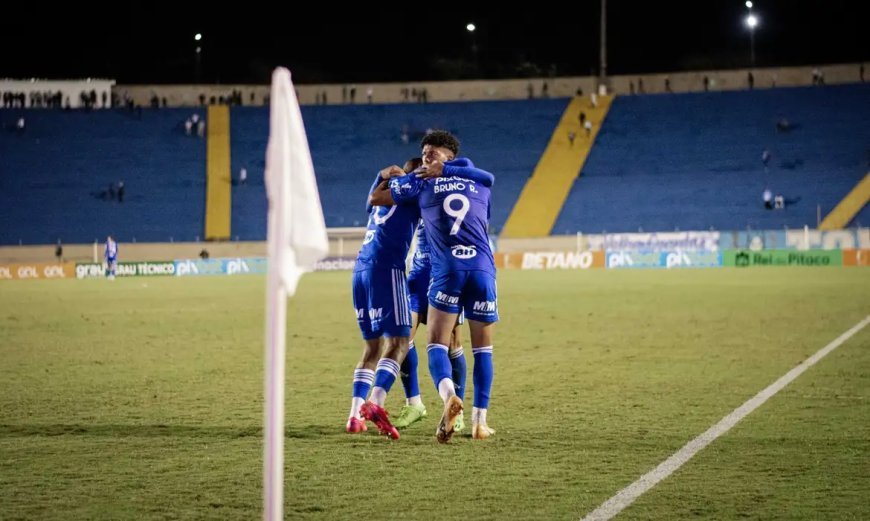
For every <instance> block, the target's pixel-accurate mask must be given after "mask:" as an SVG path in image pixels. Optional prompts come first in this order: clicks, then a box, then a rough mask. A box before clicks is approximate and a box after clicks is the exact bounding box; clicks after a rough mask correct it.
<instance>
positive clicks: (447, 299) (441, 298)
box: [435, 291, 459, 304]
mask: <svg viewBox="0 0 870 521" xmlns="http://www.w3.org/2000/svg"><path fill="white" fill-rule="evenodd" d="M435 300H437V301H438V302H443V303H444V304H459V297H451V296H450V295H447V294H445V293H441V292H440V291H439V292H438V294H437V295H435Z"/></svg>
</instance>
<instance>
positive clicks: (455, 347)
mask: <svg viewBox="0 0 870 521" xmlns="http://www.w3.org/2000/svg"><path fill="white" fill-rule="evenodd" d="M464 323H465V319H464V315H463V314H462V313H460V314H459V317H458V318H457V320H456V325H455V326H454V327H453V332H452V333H451V335H450V345H449V346H448V348H449V349H448V354H449V356H450V367H451V377H452V379H453V387H454V388H455V390H456V396H458V397H459V399H460V400H463V401H465V379H466V377H467V374H468V366H467V365H466V362H465V350H464V349H463V348H462V325H463V324H464ZM463 429H465V417H464V414H462V415H460V416H459V417H458V418H456V424H455V425H454V430H456V432H460V431H462V430H463Z"/></svg>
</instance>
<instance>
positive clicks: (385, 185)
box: [368, 181, 396, 208]
mask: <svg viewBox="0 0 870 521" xmlns="http://www.w3.org/2000/svg"><path fill="white" fill-rule="evenodd" d="M394 204H396V202H395V201H394V200H393V194H392V192H391V190H390V182H389V181H381V182H380V183H379V184H378V186H376V187H375V189H374V190H372V192H371V193H370V194H369V206H368V207H369V208H371V207H372V206H393V205H394Z"/></svg>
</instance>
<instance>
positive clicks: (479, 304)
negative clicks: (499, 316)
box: [473, 300, 496, 313]
mask: <svg viewBox="0 0 870 521" xmlns="http://www.w3.org/2000/svg"><path fill="white" fill-rule="evenodd" d="M473 309H474V311H477V312H480V313H495V310H496V304H495V301H494V300H476V301H474V306H473Z"/></svg>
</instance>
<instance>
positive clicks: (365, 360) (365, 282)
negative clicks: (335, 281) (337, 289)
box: [346, 271, 382, 433]
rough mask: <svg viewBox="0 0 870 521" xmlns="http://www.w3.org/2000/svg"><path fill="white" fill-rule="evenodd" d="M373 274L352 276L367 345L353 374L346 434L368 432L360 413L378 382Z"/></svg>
mask: <svg viewBox="0 0 870 521" xmlns="http://www.w3.org/2000/svg"><path fill="white" fill-rule="evenodd" d="M369 282H370V273H369V272H368V271H357V272H354V274H353V307H354V309H355V310H356V318H357V323H358V324H359V328H360V331H361V332H362V336H363V340H364V341H365V344H364V347H363V353H362V356H361V357H360V361H359V363H358V364H357V365H356V368H355V369H354V371H353V390H352V395H351V406H350V415H349V417H348V420H347V426H346V430H347V432H351V433H357V432H362V431H365V430H367V429H366V424H365V421H363V419H362V416H361V415H360V409H361V407H362V405H363V404H364V403H365V401H366V398H367V397H368V395H369V390H371V387H372V383H374V381H375V368H376V367H377V365H378V359H379V358H380V357H381V347H382V342H381V335H380V331H379V330H375V329H373V328H372V321H371V315H370V314H369V309H370V307H371V306H370V304H369V290H368V286H369Z"/></svg>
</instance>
